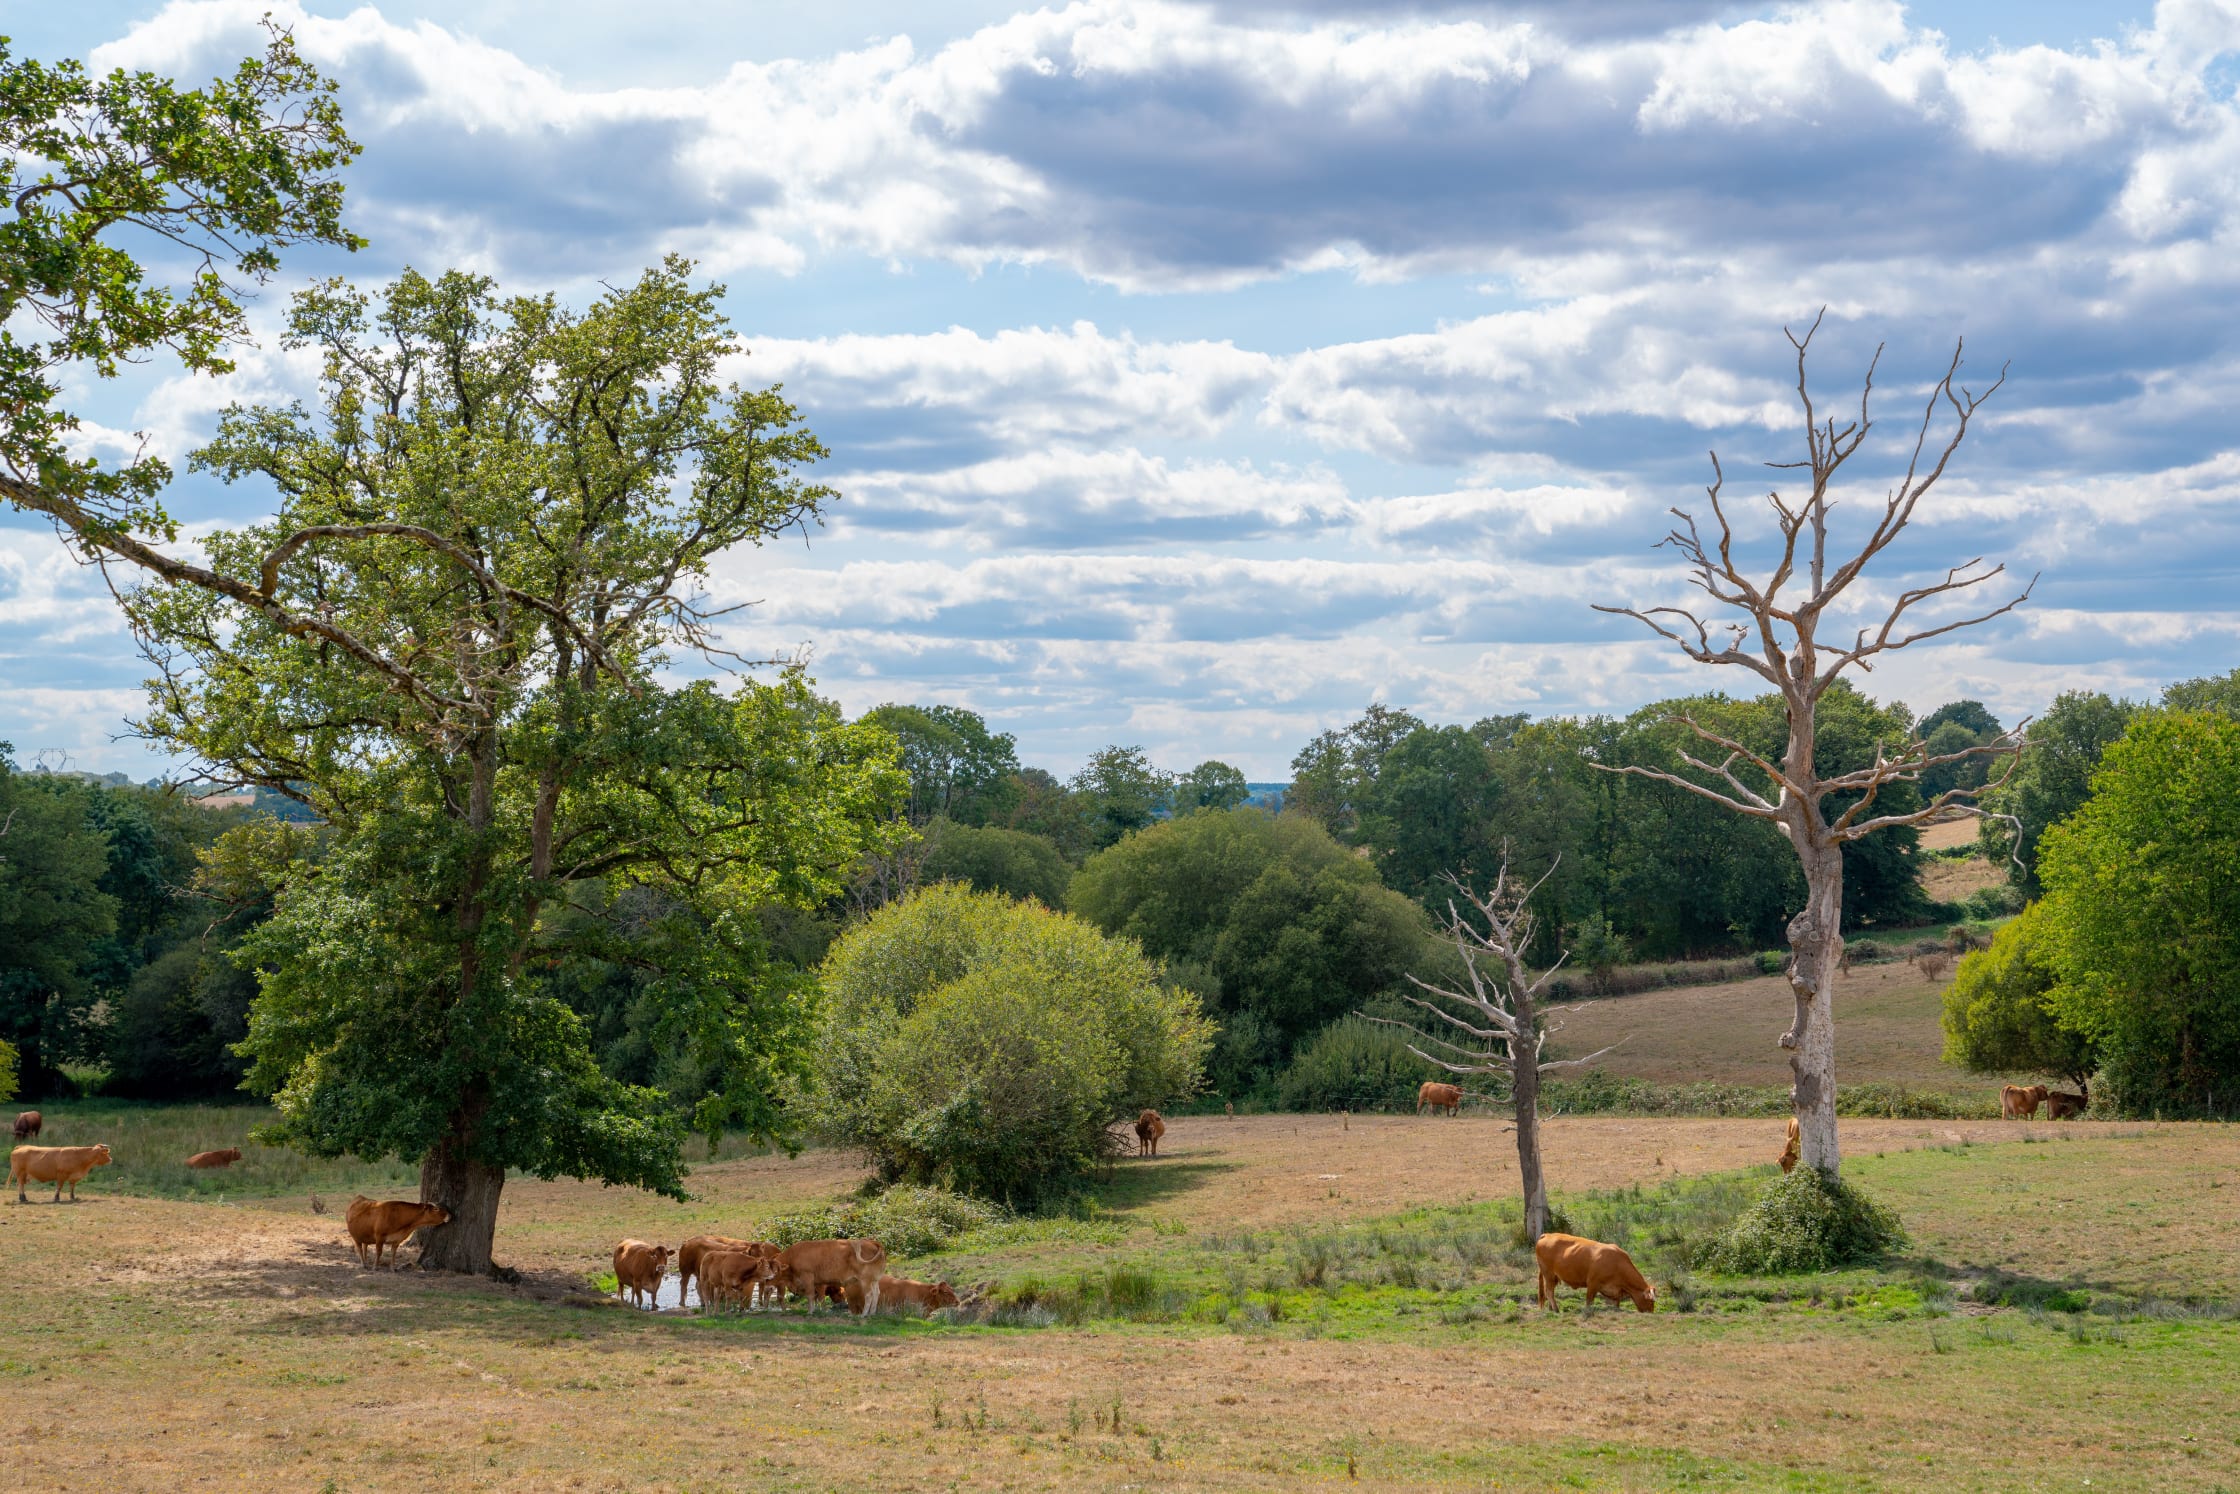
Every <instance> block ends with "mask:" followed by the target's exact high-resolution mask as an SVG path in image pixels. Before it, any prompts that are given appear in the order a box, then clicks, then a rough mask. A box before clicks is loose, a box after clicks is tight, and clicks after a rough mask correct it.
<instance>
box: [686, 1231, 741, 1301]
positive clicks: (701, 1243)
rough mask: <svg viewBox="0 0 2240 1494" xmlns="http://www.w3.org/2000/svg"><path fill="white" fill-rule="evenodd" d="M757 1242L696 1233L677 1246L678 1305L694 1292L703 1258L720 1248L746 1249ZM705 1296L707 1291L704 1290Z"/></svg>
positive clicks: (702, 1294) (727, 1236) (703, 1294)
mask: <svg viewBox="0 0 2240 1494" xmlns="http://www.w3.org/2000/svg"><path fill="white" fill-rule="evenodd" d="M754 1244H755V1242H754V1241H752V1240H734V1239H732V1238H731V1236H729V1235H694V1236H693V1237H692V1238H691V1239H689V1240H687V1241H685V1242H684V1243H683V1244H682V1245H679V1246H678V1247H677V1305H678V1306H680V1307H682V1306H683V1305H684V1299H685V1298H686V1297H688V1296H690V1295H691V1294H692V1283H693V1279H694V1278H695V1277H697V1276H699V1274H700V1262H701V1259H702V1258H703V1257H705V1256H707V1255H710V1254H713V1253H714V1252H716V1251H718V1250H746V1249H749V1248H750V1247H752V1246H753V1245H754ZM701 1296H702V1297H703V1298H705V1297H706V1296H707V1293H706V1292H705V1291H702V1293H701Z"/></svg>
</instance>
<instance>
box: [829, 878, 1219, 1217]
mask: <svg viewBox="0 0 2240 1494" xmlns="http://www.w3.org/2000/svg"><path fill="white" fill-rule="evenodd" d="M821 974H822V980H823V985H824V990H825V999H826V1008H825V1017H824V1028H823V1033H822V1036H821V1038H820V1040H819V1041H818V1042H817V1044H816V1045H815V1052H816V1061H815V1073H814V1079H815V1083H814V1086H813V1088H811V1089H810V1090H809V1092H808V1094H807V1097H806V1100H805V1105H806V1108H807V1110H808V1113H809V1115H810V1118H811V1120H812V1123H813V1124H814V1125H815V1126H816V1128H817V1129H818V1130H819V1131H820V1132H821V1133H822V1134H824V1135H826V1136H828V1137H830V1138H832V1139H833V1140H835V1141H837V1142H840V1143H842V1144H844V1145H847V1146H851V1147H855V1148H857V1149H859V1150H860V1151H862V1152H863V1153H864V1154H865V1155H866V1156H867V1157H868V1158H869V1159H870V1160H871V1162H872V1164H873V1165H874V1166H875V1167H876V1168H877V1169H878V1171H879V1173H880V1175H881V1176H882V1177H883V1178H885V1179H886V1180H888V1181H890V1182H894V1181H906V1182H915V1183H933V1184H938V1185H941V1186H943V1187H948V1188H953V1189H957V1190H959V1191H961V1192H967V1193H973V1194H977V1195H979V1196H981V1197H984V1198H991V1199H995V1200H997V1201H999V1202H1003V1203H1008V1204H1032V1203H1036V1202H1040V1201H1043V1200H1045V1199H1047V1198H1048V1197H1049V1196H1050V1195H1051V1194H1052V1193H1054V1192H1057V1191H1060V1190H1062V1189H1063V1188H1064V1187H1065V1186H1066V1184H1067V1183H1068V1182H1069V1181H1070V1180H1071V1179H1072V1178H1074V1177H1075V1176H1077V1175H1078V1174H1079V1173H1080V1172H1081V1171H1082V1170H1083V1169H1085V1168H1087V1167H1089V1166H1091V1165H1093V1164H1095V1163H1096V1162H1098V1161H1101V1160H1103V1159H1104V1158H1106V1157H1108V1156H1110V1155H1111V1154H1112V1153H1113V1151H1114V1150H1115V1149H1116V1147H1117V1146H1118V1145H1119V1142H1118V1140H1117V1138H1116V1137H1115V1135H1114V1133H1113V1131H1112V1127H1113V1126H1114V1125H1115V1124H1116V1123H1118V1122H1121V1121H1123V1120H1128V1119H1132V1118H1133V1117H1134V1116H1135V1114H1136V1113H1137V1112H1138V1111H1139V1110H1140V1109H1142V1108H1143V1107H1146V1106H1166V1105H1169V1104H1171V1103H1173V1102H1175V1101H1177V1100H1181V1099H1185V1098H1187V1097H1188V1096H1189V1095H1191V1094H1193V1093H1194V1092H1196V1090H1197V1088H1198V1084H1199V1080H1200V1075H1201V1073H1202V1069H1203V1064H1204V1060H1205V1055H1206V1051H1207V1049H1208V1048H1209V1046H1210V1045H1211V1042H1212V1030H1211V1027H1210V1024H1209V1023H1208V1022H1207V1021H1206V1019H1205V1017H1204V1016H1203V1014H1202V1013H1201V1012H1200V1010H1199V1004H1198V1000H1197V998H1196V997H1195V996H1194V995H1192V994H1191V993H1190V992H1189V991H1187V990H1183V989H1180V988H1177V987H1175V986H1173V985H1169V984H1166V983H1163V982H1162V981H1161V980H1160V979H1159V971H1158V968H1157V966H1155V965H1154V964H1153V963H1152V962H1151V961H1149V960H1147V959H1146V958H1145V957H1144V955H1143V953H1142V951H1141V950H1140V949H1139V948H1138V947H1137V946H1136V944H1135V943H1134V942H1133V941H1132V940H1128V939H1115V938H1111V937H1108V936H1106V935H1105V934H1102V933H1100V932H1098V931H1097V930H1096V929H1095V928H1094V927H1092V926H1091V925H1089V924H1088V923H1085V922H1083V921H1081V920H1079V919H1076V918H1071V917H1068V916H1067V915H1065V914H1062V913H1055V912H1052V911H1050V910H1048V909H1045V908H1042V907H1040V906H1037V905H1036V904H1033V903H1022V902H1014V901H1012V900H1011V899H1008V898H1005V897H1002V896H1000V895H998V894H993V893H981V892H974V891H971V890H970V889H968V888H966V887H963V886H960V885H958V884H955V883H950V884H946V885H943V886H938V887H931V888H925V889H921V890H920V891H917V892H914V893H912V894H910V895H909V896H907V897H905V898H903V899H901V900H900V901H898V902H894V903H890V904H888V905H887V906H886V907H884V908H881V909H879V910H878V911H876V912H874V913H872V914H871V915H870V916H869V917H868V918H866V919H865V920H864V921H863V922H862V923H860V924H858V925H857V926H856V927H855V928H853V929H851V930H850V931H849V932H848V933H847V934H846V935H844V936H843V937H842V938H841V939H840V941H839V942H838V943H837V944H835V945H834V946H833V949H832V954H831V956H830V958H829V959H827V961H826V962H825V965H824V967H823V970H822V972H821Z"/></svg>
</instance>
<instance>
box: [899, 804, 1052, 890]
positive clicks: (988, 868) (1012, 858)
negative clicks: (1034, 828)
mask: <svg viewBox="0 0 2240 1494" xmlns="http://www.w3.org/2000/svg"><path fill="white" fill-rule="evenodd" d="M925 839H926V843H925V856H924V859H923V860H922V861H920V862H919V864H918V880H919V881H920V882H921V883H933V882H963V883H965V884H966V885H967V886H969V887H971V888H972V889H973V890H974V891H976V892H1000V893H1002V894H1004V895H1005V896H1006V897H1015V898H1033V899H1034V900H1035V901H1036V902H1039V903H1041V904H1042V905H1043V906H1044V907H1046V908H1063V907H1065V905H1066V884H1067V883H1068V882H1070V881H1072V880H1073V868H1072V867H1071V866H1069V865H1067V864H1066V859H1065V857H1064V855H1063V854H1061V853H1060V852H1059V850H1058V848H1057V846H1056V845H1055V844H1053V843H1052V842H1051V841H1049V840H1047V839H1045V838H1043V837H1042V836H1039V835H1029V834H1028V833H1027V832H1025V831H1024V830H1006V829H1004V828H1003V827H1002V826H1000V825H959V824H956V823H954V822H953V821H949V820H935V821H934V822H933V823H932V824H931V825H929V826H927V827H926V837H925Z"/></svg>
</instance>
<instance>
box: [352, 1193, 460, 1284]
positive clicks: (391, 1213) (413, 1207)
mask: <svg viewBox="0 0 2240 1494" xmlns="http://www.w3.org/2000/svg"><path fill="white" fill-rule="evenodd" d="M342 1222H343V1224H344V1226H345V1227H346V1228H347V1229H348V1230H349V1231H350V1243H351V1244H352V1245H354V1246H356V1247H357V1249H358V1264H359V1265H361V1266H363V1265H364V1264H365V1263H366V1249H367V1247H369V1246H370V1247H372V1250H373V1267H374V1269H375V1270H377V1271H378V1270H380V1269H381V1254H382V1252H383V1251H387V1252H388V1253H389V1269H390V1270H392V1271H394V1270H396V1269H397V1268H398V1266H399V1265H400V1264H401V1263H402V1261H403V1258H404V1242H405V1241H407V1240H409V1239H411V1238H412V1236H413V1234H414V1232H415V1231H418V1230H423V1229H437V1228H440V1227H441V1226H443V1225H446V1224H449V1223H450V1222H451V1211H450V1210H449V1209H447V1208H445V1207H444V1206H443V1205H442V1204H423V1203H406V1202H404V1201H403V1200H401V1199H391V1200H390V1201H389V1202H387V1203H375V1202H374V1201H373V1200H372V1199H370V1198H368V1197H366V1196H365V1195H364V1194H363V1193H361V1194H359V1195H357V1196H356V1197H355V1198H353V1199H351V1200H350V1207H349V1209H348V1210H347V1211H346V1212H345V1213H344V1214H343V1216H342Z"/></svg>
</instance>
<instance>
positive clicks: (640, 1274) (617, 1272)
mask: <svg viewBox="0 0 2240 1494" xmlns="http://www.w3.org/2000/svg"><path fill="white" fill-rule="evenodd" d="M668 1274H669V1247H668V1246H666V1245H648V1244H647V1243H646V1242H645V1241H643V1240H624V1241H623V1242H622V1243H621V1244H620V1245H617V1246H615V1248H614V1283H615V1287H616V1289H617V1290H619V1291H620V1292H621V1293H622V1295H623V1296H625V1297H628V1298H629V1299H630V1302H631V1305H632V1306H634V1307H658V1306H659V1305H660V1303H661V1278H662V1277H664V1276H666V1275H668Z"/></svg>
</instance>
